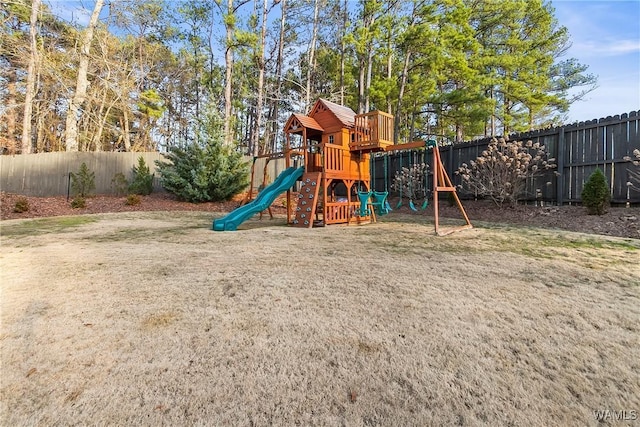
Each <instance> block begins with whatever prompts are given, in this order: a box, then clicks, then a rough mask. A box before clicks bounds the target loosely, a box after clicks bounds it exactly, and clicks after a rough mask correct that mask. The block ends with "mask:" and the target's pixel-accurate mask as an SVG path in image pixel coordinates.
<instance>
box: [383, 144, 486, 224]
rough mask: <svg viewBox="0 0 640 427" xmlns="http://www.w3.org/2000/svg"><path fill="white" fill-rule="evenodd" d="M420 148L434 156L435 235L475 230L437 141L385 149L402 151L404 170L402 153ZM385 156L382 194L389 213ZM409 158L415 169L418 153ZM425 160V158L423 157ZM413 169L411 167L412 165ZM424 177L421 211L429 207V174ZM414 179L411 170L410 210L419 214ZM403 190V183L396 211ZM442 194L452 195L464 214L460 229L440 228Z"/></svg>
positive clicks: (387, 159) (399, 204) (400, 205)
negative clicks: (414, 198)
mask: <svg viewBox="0 0 640 427" xmlns="http://www.w3.org/2000/svg"><path fill="white" fill-rule="evenodd" d="M418 148H425V149H427V150H428V149H431V152H432V155H433V160H432V165H433V187H432V194H433V215H434V227H435V233H436V234H437V235H438V236H445V235H448V234H451V233H455V232H457V231H461V230H467V229H470V228H473V225H471V221H470V220H469V217H468V216H467V213H466V211H465V210H464V206H462V202H461V201H460V197H458V192H457V191H456V187H455V185H453V183H452V182H451V179H450V178H449V174H448V173H447V171H446V169H445V168H444V165H443V163H442V158H441V157H440V150H439V148H438V144H437V143H436V141H434V140H429V141H427V142H424V141H416V142H411V143H407V144H397V145H391V146H388V147H386V148H385V150H384V152H385V153H390V152H394V151H400V169H401V170H402V152H403V151H405V150H416V149H418ZM383 155H384V157H385V158H384V175H385V176H384V183H385V191H384V192H382V193H381V194H384V203H386V205H385V206H386V209H385V210H386V212H385V213H388V212H389V211H390V210H391V209H390V206H389V203H388V201H387V197H388V194H389V193H388V169H389V154H383ZM409 158H410V159H413V160H414V163H413V165H414V166H413V167H414V168H415V165H416V163H415V158H416V153H415V152H413V153H410V154H409ZM423 160H424V157H423ZM410 167H411V165H410ZM372 174H373V175H372V176H373V177H375V167H372ZM423 175H424V188H423V191H424V193H425V194H424V201H423V202H422V205H421V206H420V209H421V210H425V209H426V208H427V207H428V205H429V201H428V196H427V187H428V183H427V173H426V171H425V173H424V174H423ZM412 178H413V176H412V175H411V170H410V176H409V180H408V192H409V208H410V209H411V210H412V211H414V212H417V211H418V208H416V206H415V203H414V201H413V196H414V194H413V191H412V190H413V189H412V188H411V186H412ZM372 181H373V182H375V180H374V179H373V180H372ZM402 188H403V185H402V183H401V185H400V200H399V201H398V204H397V205H396V209H399V208H401V207H402ZM372 193H373V194H375V193H376V192H375V191H372ZM440 193H448V194H451V196H452V197H453V199H454V200H455V203H456V205H457V207H458V209H459V210H460V213H461V214H462V216H463V218H464V221H465V224H464V225H461V226H458V227H449V228H447V229H442V228H441V227H440V215H439V214H440V212H439V205H438V201H439V199H440Z"/></svg>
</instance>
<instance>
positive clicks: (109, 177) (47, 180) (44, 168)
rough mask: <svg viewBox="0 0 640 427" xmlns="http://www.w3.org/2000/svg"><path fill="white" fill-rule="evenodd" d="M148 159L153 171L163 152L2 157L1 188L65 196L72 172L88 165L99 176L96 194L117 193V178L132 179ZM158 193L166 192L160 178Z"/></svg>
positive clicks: (40, 194) (0, 165) (18, 192)
mask: <svg viewBox="0 0 640 427" xmlns="http://www.w3.org/2000/svg"><path fill="white" fill-rule="evenodd" d="M141 156H142V158H144V161H145V163H146V164H147V166H149V169H150V170H151V172H152V173H153V172H155V169H156V166H155V163H154V162H155V160H160V159H162V155H161V154H160V153H155V152H153V153H112V152H105V153H92V152H77V153H67V152H54V153H38V154H27V155H18V156H0V188H1V189H2V191H6V192H8V193H17V194H23V195H25V196H62V195H67V191H68V189H69V180H70V177H69V174H70V172H73V173H77V172H78V170H79V169H80V165H81V164H82V163H86V164H87V167H88V168H89V170H90V171H91V172H94V173H95V184H96V190H95V193H96V194H113V193H115V192H116V187H115V185H114V182H113V180H114V177H115V176H116V174H118V173H122V174H123V175H124V176H125V178H126V179H128V180H130V179H131V175H132V169H133V166H136V165H137V164H138V158H139V157H141ZM153 186H154V191H162V187H161V186H160V182H159V180H158V177H157V175H156V177H155V178H154V182H153Z"/></svg>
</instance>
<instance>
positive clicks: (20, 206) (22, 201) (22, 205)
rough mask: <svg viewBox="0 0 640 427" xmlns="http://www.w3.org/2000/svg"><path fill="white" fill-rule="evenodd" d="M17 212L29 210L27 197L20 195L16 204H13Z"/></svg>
mask: <svg viewBox="0 0 640 427" xmlns="http://www.w3.org/2000/svg"><path fill="white" fill-rule="evenodd" d="M13 211H14V212H15V213H23V212H29V200H27V198H26V197H18V199H17V200H16V204H15V205H14V206H13Z"/></svg>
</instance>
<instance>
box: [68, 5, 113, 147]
mask: <svg viewBox="0 0 640 427" xmlns="http://www.w3.org/2000/svg"><path fill="white" fill-rule="evenodd" d="M103 4H104V0H96V4H95V6H94V8H93V13H92V14H91V18H90V19H89V24H88V25H87V28H86V30H85V31H84V34H83V36H82V41H81V45H80V63H79V65H78V76H77V78H76V92H75V94H74V95H73V98H72V99H71V101H70V102H69V111H68V112H67V120H66V128H65V146H66V149H67V151H78V119H79V117H78V115H79V113H80V108H81V107H82V104H83V103H84V101H85V99H86V97H87V87H88V86H89V80H88V78H87V72H88V69H89V53H90V50H91V42H92V41H93V30H94V29H95V27H96V24H97V23H98V17H99V16H100V11H101V10H102V5H103Z"/></svg>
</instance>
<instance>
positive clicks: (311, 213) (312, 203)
mask: <svg viewBox="0 0 640 427" xmlns="http://www.w3.org/2000/svg"><path fill="white" fill-rule="evenodd" d="M321 175H322V173H321V172H311V173H305V174H304V175H302V185H301V186H300V192H299V193H298V204H297V207H296V217H295V219H294V220H293V225H294V226H295V227H306V228H311V227H313V219H314V217H315V215H316V209H317V208H318V196H319V194H320V176H321Z"/></svg>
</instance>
